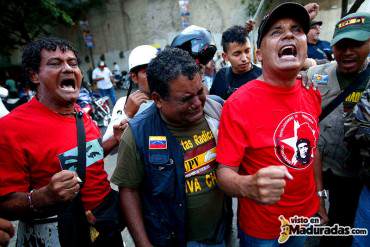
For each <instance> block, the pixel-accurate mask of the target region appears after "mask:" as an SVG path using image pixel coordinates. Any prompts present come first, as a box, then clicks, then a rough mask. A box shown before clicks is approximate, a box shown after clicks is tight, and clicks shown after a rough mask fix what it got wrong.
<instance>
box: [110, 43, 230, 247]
mask: <svg viewBox="0 0 370 247" xmlns="http://www.w3.org/2000/svg"><path fill="white" fill-rule="evenodd" d="M147 76H148V82H149V88H150V93H151V97H152V99H153V100H154V104H153V105H152V106H150V107H149V108H148V109H146V110H145V111H144V112H142V113H140V114H138V115H136V116H135V117H134V118H133V119H132V120H131V121H130V122H129V127H128V129H127V131H126V132H125V133H124V135H123V137H122V139H121V143H120V148H119V153H118V161H117V168H116V170H115V171H114V174H113V177H112V182H113V183H115V184H116V185H118V186H119V188H120V196H121V203H122V205H121V207H122V210H123V212H124V215H125V218H126V220H127V224H128V227H129V230H130V233H131V235H132V237H133V239H134V241H135V244H136V246H168V247H170V246H179V247H183V246H198V245H197V244H199V243H202V244H205V246H213V247H216V246H217V247H222V246H225V241H224V239H225V237H224V235H225V230H224V229H225V222H226V221H225V214H224V204H225V196H224V194H223V192H221V190H220V189H219V188H218V186H217V178H216V167H217V163H216V140H217V132H218V131H217V129H218V123H219V117H220V112H221V105H220V104H219V103H218V102H216V101H214V100H212V99H209V98H207V97H206V95H205V91H204V90H205V89H204V87H203V86H202V76H201V74H200V72H199V66H197V64H196V63H195V61H194V59H193V58H192V57H191V56H190V55H189V53H187V52H186V51H183V50H181V49H178V48H168V49H165V50H164V51H162V52H161V53H159V54H158V56H157V57H156V58H154V59H153V60H152V61H151V62H150V63H149V66H148V68H147Z"/></svg>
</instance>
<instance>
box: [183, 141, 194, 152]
mask: <svg viewBox="0 0 370 247" xmlns="http://www.w3.org/2000/svg"><path fill="white" fill-rule="evenodd" d="M181 146H182V148H183V149H184V150H185V151H187V150H189V149H191V148H193V143H192V142H191V140H185V141H184V140H181Z"/></svg>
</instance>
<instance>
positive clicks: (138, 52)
mask: <svg viewBox="0 0 370 247" xmlns="http://www.w3.org/2000/svg"><path fill="white" fill-rule="evenodd" d="M157 52H158V51H157V49H156V48H154V47H153V46H151V45H140V46H137V47H136V48H135V49H133V50H132V51H131V53H130V56H129V57H128V70H129V71H131V70H132V69H133V68H135V67H137V66H140V65H146V64H149V62H150V61H151V60H152V59H153V58H155V57H156V56H157Z"/></svg>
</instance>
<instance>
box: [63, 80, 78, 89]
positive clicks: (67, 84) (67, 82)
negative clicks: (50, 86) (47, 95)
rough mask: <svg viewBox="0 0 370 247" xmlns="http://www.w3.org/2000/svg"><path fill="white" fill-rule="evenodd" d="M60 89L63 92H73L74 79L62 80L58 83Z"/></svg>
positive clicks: (74, 86) (74, 87)
mask: <svg viewBox="0 0 370 247" xmlns="http://www.w3.org/2000/svg"><path fill="white" fill-rule="evenodd" d="M60 87H61V88H62V89H65V90H75V89H76V82H75V80H74V79H63V80H62V81H61V82H60Z"/></svg>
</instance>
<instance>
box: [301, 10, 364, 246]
mask: <svg viewBox="0 0 370 247" xmlns="http://www.w3.org/2000/svg"><path fill="white" fill-rule="evenodd" d="M369 30H370V14H369V13H365V12H359V13H354V14H350V15H348V16H345V17H343V18H342V19H341V20H340V21H339V22H338V23H337V24H336V25H335V31H334V36H333V39H332V41H331V46H332V48H333V53H334V57H335V60H336V62H335V63H329V64H323V65H320V66H317V67H312V68H310V69H309V70H308V73H307V75H308V79H309V80H311V81H312V82H314V83H315V84H317V86H318V89H319V90H320V93H321V96H322V107H323V109H324V108H325V107H326V106H327V105H328V104H329V103H330V102H332V101H333V100H334V99H335V98H336V97H337V96H338V95H339V94H340V93H341V92H342V91H343V90H345V89H346V88H347V87H348V86H350V85H355V87H354V88H353V90H352V92H351V93H350V94H349V95H348V96H347V97H346V98H345V99H344V101H342V103H340V104H339V105H338V106H337V107H336V108H335V109H334V110H333V111H332V112H331V113H329V115H328V116H327V117H326V118H324V119H323V120H322V122H321V123H320V129H321V134H320V141H319V149H320V154H321V160H322V167H323V171H324V173H323V175H324V176H323V179H324V180H323V181H324V184H325V188H327V189H328V190H329V202H330V206H329V224H330V225H333V224H336V223H337V224H339V225H342V226H353V220H354V216H355V211H356V208H357V202H358V198H359V194H360V191H361V187H362V184H361V181H360V180H359V178H358V172H359V165H358V163H359V162H356V161H354V160H351V159H348V157H351V156H353V152H356V150H351V146H349V145H348V143H347V142H345V141H344V119H345V118H346V117H347V115H348V114H350V113H351V112H352V110H353V108H354V106H355V105H356V104H357V102H358V101H359V100H360V98H361V95H362V93H363V92H364V90H365V88H366V85H368V83H369V76H368V74H367V76H366V75H365V73H366V71H368V70H369V66H368V64H369V59H368V55H369V51H370V41H369V38H370V31H369ZM367 73H368V72H367ZM361 74H363V75H364V76H360V75H361ZM355 156H356V155H355ZM351 239H352V237H341V238H334V237H324V238H323V239H322V241H321V246H350V245H351Z"/></svg>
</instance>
